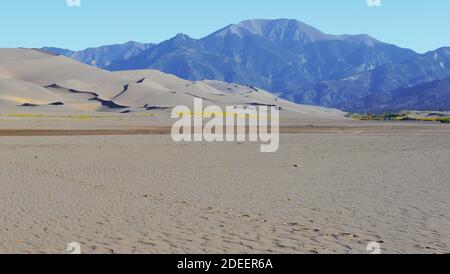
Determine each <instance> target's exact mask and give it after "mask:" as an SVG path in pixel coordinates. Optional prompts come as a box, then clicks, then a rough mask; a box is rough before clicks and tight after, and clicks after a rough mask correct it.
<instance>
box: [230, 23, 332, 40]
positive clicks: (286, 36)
mask: <svg viewBox="0 0 450 274" xmlns="http://www.w3.org/2000/svg"><path fill="white" fill-rule="evenodd" d="M237 26H239V27H241V28H244V29H246V30H247V31H249V32H251V33H253V34H256V35H259V36H262V37H265V38H266V39H269V40H271V41H273V42H285V41H301V42H304V43H310V42H316V41H322V40H335V39H336V40H337V39H340V37H339V36H335V35H328V34H325V33H323V32H321V31H320V30H318V29H316V28H314V27H312V26H310V25H307V24H305V23H303V22H300V21H297V20H294V19H275V20H267V19H254V20H246V21H242V22H240V23H239V24H237Z"/></svg>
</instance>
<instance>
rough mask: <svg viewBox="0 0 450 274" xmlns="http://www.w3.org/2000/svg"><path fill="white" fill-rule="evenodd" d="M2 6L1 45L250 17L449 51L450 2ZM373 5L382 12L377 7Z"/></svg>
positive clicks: (59, 1)
mask: <svg viewBox="0 0 450 274" xmlns="http://www.w3.org/2000/svg"><path fill="white" fill-rule="evenodd" d="M69 1H75V2H76V1H81V6H79V7H69V5H68V4H67V0H2V1H1V5H2V7H1V9H0V47H42V46H56V47H64V48H71V49H83V48H86V47H90V46H99V45H104V44H113V43H123V42H126V41H129V40H134V41H139V42H161V41H164V40H166V39H169V38H171V37H172V36H174V35H175V34H177V33H185V34H188V35H189V36H191V37H194V38H201V37H203V36H205V35H207V34H209V33H211V32H213V31H215V30H217V29H220V28H222V27H225V26H227V25H229V24H232V23H238V22H240V21H242V20H245V19H275V18H290V19H297V20H300V21H303V22H305V23H307V24H310V25H312V26H314V27H316V28H319V29H320V30H322V31H324V32H326V33H331V34H343V33H348V34H359V33H366V34H369V35H371V36H374V37H375V38H377V39H379V40H382V41H384V42H389V43H394V44H397V45H399V46H403V47H409V48H412V49H414V50H416V51H419V52H425V51H428V50H434V49H436V48H439V47H442V46H450V1H449V0H431V1H425V0H127V1H125V0H69ZM367 1H370V2H373V3H375V4H376V3H377V2H381V6H374V7H370V6H369V5H368V3H367Z"/></svg>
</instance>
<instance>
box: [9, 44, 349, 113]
mask: <svg viewBox="0 0 450 274" xmlns="http://www.w3.org/2000/svg"><path fill="white" fill-rule="evenodd" d="M194 97H197V98H202V99H204V100H205V105H212V104H214V105H219V106H225V105H270V106H272V105H274V106H280V107H281V108H282V109H283V110H285V111H287V112H289V113H290V114H292V113H294V114H293V115H294V116H295V115H300V116H310V117H318V118H320V117H342V116H343V114H342V112H340V111H337V110H331V109H325V108H320V107H313V106H301V105H297V104H294V103H290V102H287V101H285V100H281V99H279V98H277V97H276V96H274V95H272V94H270V93H269V92H267V91H264V90H260V89H257V88H254V87H248V86H241V85H237V84H230V83H223V82H219V81H197V82H193V81H186V80H183V79H180V78H178V77H176V76H174V75H169V74H165V73H162V72H159V71H155V70H143V71H121V72H109V71H105V70H101V69H98V68H96V67H92V66H89V65H85V64H82V63H79V62H76V61H74V60H72V59H69V58H66V57H63V56H56V55H52V54H48V53H45V52H41V51H38V50H30V49H0V107H22V108H24V107H28V108H31V107H34V108H33V111H44V112H47V111H51V110H52V109H57V110H59V111H61V110H66V111H89V112H91V111H93V112H98V111H101V112H127V113H128V112H141V111H150V110H154V109H164V108H173V107H175V106H177V105H187V106H192V104H193V98H194ZM52 107H53V108H52ZM291 112H292V113H291Z"/></svg>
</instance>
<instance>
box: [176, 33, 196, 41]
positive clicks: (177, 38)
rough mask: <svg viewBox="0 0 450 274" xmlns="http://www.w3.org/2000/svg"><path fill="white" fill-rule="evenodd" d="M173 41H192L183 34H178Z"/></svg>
mask: <svg viewBox="0 0 450 274" xmlns="http://www.w3.org/2000/svg"><path fill="white" fill-rule="evenodd" d="M172 39H173V40H181V41H185V40H192V38H191V37H189V35H187V34H184V33H178V34H177V35H176V36H175V37H174V38H172Z"/></svg>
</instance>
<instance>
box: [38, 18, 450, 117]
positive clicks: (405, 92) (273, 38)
mask: <svg viewBox="0 0 450 274" xmlns="http://www.w3.org/2000/svg"><path fill="white" fill-rule="evenodd" d="M43 50H46V51H49V52H52V53H54V54H60V55H65V56H67V57H70V58H74V59H76V60H78V61H81V62H84V63H86V64H91V65H96V66H98V67H100V68H103V69H106V70H110V71H123V70H142V69H157V70H160V71H162V72H165V73H170V74H174V75H176V76H178V77H180V78H183V79H188V80H193V81H197V80H204V79H210V80H220V81H225V82H230V83H238V84H244V85H250V86H255V87H259V88H262V89H265V90H269V91H271V92H272V93H274V94H275V95H277V96H280V97H282V98H285V99H288V100H290V101H293V102H296V103H301V104H312V105H319V106H325V107H333V108H339V109H341V110H345V111H350V112H380V111H391V110H396V109H398V108H399V107H400V106H401V107H407V108H410V107H414V108H417V109H424V108H431V109H429V110H434V109H435V108H439V109H446V110H450V104H448V103H447V102H445V103H441V102H436V103H434V102H435V101H439V100H440V99H445V98H447V97H448V96H449V95H450V90H449V89H448V88H447V87H448V79H449V78H450V48H440V49H437V50H435V51H431V52H428V53H425V54H419V53H416V52H415V51H413V50H411V49H407V48H401V47H398V46H396V45H392V44H388V43H384V42H381V41H379V40H377V39H375V38H373V37H370V36H368V35H364V34H362V35H330V34H325V33H323V32H322V31H320V30H318V29H316V28H314V27H311V26H309V25H307V24H304V23H302V22H299V21H296V20H290V19H278V20H248V21H243V22H241V23H239V24H233V25H229V26H227V27H225V28H223V29H220V30H218V31H216V32H214V33H212V34H210V35H208V36H206V37H204V38H201V39H194V38H191V37H189V36H187V35H185V34H178V35H176V36H175V37H174V38H172V39H169V40H167V41H164V42H162V43H160V44H142V43H138V42H128V43H126V44H123V45H111V46H103V47H99V48H90V49H86V50H83V51H79V52H74V51H71V50H65V49H58V48H43ZM440 81H443V82H442V83H440ZM431 87H432V88H431ZM424 88H425V89H426V90H425V91H424V94H425V93H427V92H428V93H430V94H431V96H434V97H433V98H435V99H433V100H431V99H429V100H428V99H427V100H424V99H425V98H423V96H425V95H424V94H421V91H422V90H423V89H424ZM400 102H401V104H400ZM431 102H433V103H431Z"/></svg>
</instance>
